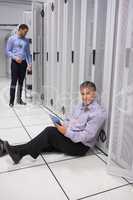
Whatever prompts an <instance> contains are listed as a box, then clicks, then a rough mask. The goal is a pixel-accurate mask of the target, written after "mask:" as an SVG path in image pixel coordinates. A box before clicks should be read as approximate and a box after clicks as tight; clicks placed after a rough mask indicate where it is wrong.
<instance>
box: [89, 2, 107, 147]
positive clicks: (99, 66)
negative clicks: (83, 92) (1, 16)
mask: <svg viewBox="0 0 133 200" xmlns="http://www.w3.org/2000/svg"><path fill="white" fill-rule="evenodd" d="M95 3H96V5H95V7H94V8H95V9H94V13H95V14H94V16H95V17H94V22H95V23H94V24H95V28H94V37H93V61H92V73H91V74H92V81H93V82H94V83H95V84H96V88H97V100H98V102H99V103H101V104H104V103H105V102H102V101H101V97H102V93H103V92H105V91H104V90H106V88H105V87H104V85H103V83H104V76H106V75H107V74H104V73H103V72H104V67H108V66H105V42H106V28H107V27H106V25H107V23H106V21H107V3H108V1H107V0H103V1H99V0H97V1H96V2H95ZM108 70H110V69H109V68H108ZM108 89H110V88H108ZM103 134H107V132H106V133H105V132H103ZM105 137H106V136H105V135H104V136H103V137H99V141H98V143H97V146H98V147H100V148H101V149H102V150H104V151H106V142H107V140H106V141H105V140H104V139H103V138H105Z"/></svg>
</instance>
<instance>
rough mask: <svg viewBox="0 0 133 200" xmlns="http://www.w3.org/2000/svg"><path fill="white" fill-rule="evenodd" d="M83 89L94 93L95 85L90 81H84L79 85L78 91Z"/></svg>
mask: <svg viewBox="0 0 133 200" xmlns="http://www.w3.org/2000/svg"><path fill="white" fill-rule="evenodd" d="M83 88H91V89H92V90H93V91H96V85H95V83H93V82H91V81H84V82H83V83H81V84H80V89H83Z"/></svg>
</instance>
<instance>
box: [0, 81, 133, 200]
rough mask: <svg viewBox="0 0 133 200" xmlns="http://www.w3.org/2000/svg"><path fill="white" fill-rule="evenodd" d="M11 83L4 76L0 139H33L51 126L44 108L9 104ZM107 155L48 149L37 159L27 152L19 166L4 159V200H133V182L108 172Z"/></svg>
mask: <svg viewBox="0 0 133 200" xmlns="http://www.w3.org/2000/svg"><path fill="white" fill-rule="evenodd" d="M8 93H9V81H8V80H6V79H0V138H2V139H4V140H8V141H9V142H10V143H11V144H20V143H24V142H27V141H29V140H30V139H31V138H33V137H35V136H36V135H37V134H38V133H39V132H41V131H42V130H43V129H44V128H45V127H47V126H48V125H52V123H51V121H50V119H49V116H48V114H47V112H46V111H45V109H43V108H42V107H41V106H39V105H32V104H31V103H28V104H27V106H19V105H15V106H14V108H13V109H11V108H9V106H8ZM106 161H107V157H106V156H105V155H103V154H102V153H100V152H99V151H97V150H96V151H95V152H89V153H88V154H87V155H86V156H84V157H71V156H66V155H64V154H62V153H44V154H43V155H40V156H39V157H38V158H37V159H36V160H34V159H32V158H31V157H30V156H25V157H24V158H23V159H22V160H21V161H20V163H19V164H17V165H15V164H13V162H12V160H11V159H10V157H9V156H8V155H7V156H4V157H1V158H0V199H1V200H9V199H10V200H29V199H31V200H56V199H57V200H67V199H70V200H79V199H85V200H112V199H113V200H118V199H121V200H125V199H126V200H132V199H133V186H132V185H130V184H129V183H128V182H127V181H126V180H125V179H123V178H118V177H115V176H111V175H108V174H107V171H106Z"/></svg>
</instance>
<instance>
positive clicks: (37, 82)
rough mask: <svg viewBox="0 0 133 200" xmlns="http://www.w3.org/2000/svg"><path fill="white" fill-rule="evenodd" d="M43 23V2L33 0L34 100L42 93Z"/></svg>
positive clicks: (38, 98)
mask: <svg viewBox="0 0 133 200" xmlns="http://www.w3.org/2000/svg"><path fill="white" fill-rule="evenodd" d="M42 24H43V3H37V2H33V4H32V33H33V35H32V40H33V47H32V72H33V79H32V85H33V101H34V102H36V100H39V101H40V97H41V93H42V67H43V64H42V37H43V35H42V34H43V32H42Z"/></svg>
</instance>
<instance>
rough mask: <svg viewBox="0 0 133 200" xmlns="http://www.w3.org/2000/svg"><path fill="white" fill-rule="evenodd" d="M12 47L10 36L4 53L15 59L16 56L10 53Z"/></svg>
mask: <svg viewBox="0 0 133 200" xmlns="http://www.w3.org/2000/svg"><path fill="white" fill-rule="evenodd" d="M12 49H13V39H12V38H11V37H10V38H9V39H8V41H7V46H6V54H7V56H8V57H9V58H12V59H14V60H16V56H14V54H13V53H12Z"/></svg>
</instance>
